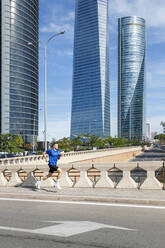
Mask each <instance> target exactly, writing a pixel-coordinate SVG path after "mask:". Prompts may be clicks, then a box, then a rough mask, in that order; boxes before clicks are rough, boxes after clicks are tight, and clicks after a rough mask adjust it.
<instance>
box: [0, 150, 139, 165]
mask: <svg viewBox="0 0 165 248" xmlns="http://www.w3.org/2000/svg"><path fill="white" fill-rule="evenodd" d="M140 150H141V147H140V146H138V147H121V148H111V149H100V150H95V151H94V150H88V151H79V152H67V153H64V156H63V157H62V158H61V159H60V160H59V164H68V163H73V162H78V161H85V160H88V159H94V158H101V157H106V156H110V155H115V154H123V153H127V152H136V151H140ZM30 164H32V165H34V164H35V165H38V164H45V159H44V158H43V156H42V155H37V156H23V157H13V158H3V159H0V166H1V165H5V166H7V165H14V166H15V165H22V166H24V165H30Z"/></svg>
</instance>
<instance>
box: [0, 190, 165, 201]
mask: <svg viewBox="0 0 165 248" xmlns="http://www.w3.org/2000/svg"><path fill="white" fill-rule="evenodd" d="M0 198H21V199H22V198H23V199H24V198H25V199H38V200H60V201H92V202H109V203H125V204H145V205H156V206H165V191H164V190H162V191H160V190H136V189H129V190H124V189H108V188H63V189H62V190H60V191H59V190H56V188H54V187H52V188H45V187H44V188H41V189H40V190H38V189H35V188H22V187H0Z"/></svg>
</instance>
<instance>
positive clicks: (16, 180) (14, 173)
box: [7, 165, 22, 187]
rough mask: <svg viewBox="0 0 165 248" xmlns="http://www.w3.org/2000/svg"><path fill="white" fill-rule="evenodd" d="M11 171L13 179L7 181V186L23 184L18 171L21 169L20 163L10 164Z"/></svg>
mask: <svg viewBox="0 0 165 248" xmlns="http://www.w3.org/2000/svg"><path fill="white" fill-rule="evenodd" d="M7 168H8V170H9V171H11V179H10V181H9V182H8V183H7V186H9V187H10V186H19V185H21V184H22V180H21V179H20V177H19V175H18V171H19V169H20V165H15V166H12V165H11V166H8V167H7Z"/></svg>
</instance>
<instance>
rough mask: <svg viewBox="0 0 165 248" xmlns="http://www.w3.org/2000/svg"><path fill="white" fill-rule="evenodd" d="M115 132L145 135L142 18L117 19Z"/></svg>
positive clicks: (144, 50) (143, 29)
mask: <svg viewBox="0 0 165 248" xmlns="http://www.w3.org/2000/svg"><path fill="white" fill-rule="evenodd" d="M118 29H119V43H118V44H119V45H118V49H119V57H118V136H119V137H124V138H126V139H132V138H137V139H139V140H142V139H143V138H144V135H145V52H146V37H145V36H146V32H145V20H144V19H143V18H140V17H136V16H132V17H131V16H130V17H122V18H120V19H119V20H118Z"/></svg>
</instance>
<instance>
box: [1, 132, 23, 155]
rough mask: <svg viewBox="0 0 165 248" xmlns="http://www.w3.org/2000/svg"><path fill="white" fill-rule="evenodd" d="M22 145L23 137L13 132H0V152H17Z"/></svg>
mask: <svg viewBox="0 0 165 248" xmlns="http://www.w3.org/2000/svg"><path fill="white" fill-rule="evenodd" d="M22 146H23V139H22V138H21V137H20V136H18V135H14V134H0V151H1V152H9V153H13V152H19V151H21V148H22Z"/></svg>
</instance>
